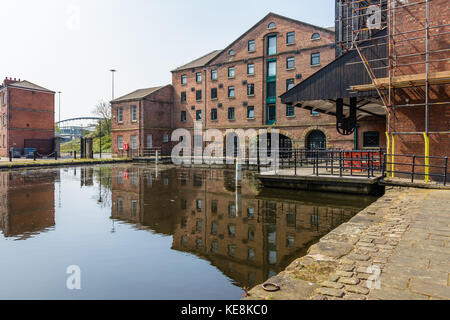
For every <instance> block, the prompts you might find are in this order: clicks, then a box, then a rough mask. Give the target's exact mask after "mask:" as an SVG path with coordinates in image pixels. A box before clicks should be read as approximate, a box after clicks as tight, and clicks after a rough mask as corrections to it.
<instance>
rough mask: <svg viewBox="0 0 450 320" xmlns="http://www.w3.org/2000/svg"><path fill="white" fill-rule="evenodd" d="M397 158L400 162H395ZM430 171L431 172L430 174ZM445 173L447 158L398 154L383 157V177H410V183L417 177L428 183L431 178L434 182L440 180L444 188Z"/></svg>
mask: <svg viewBox="0 0 450 320" xmlns="http://www.w3.org/2000/svg"><path fill="white" fill-rule="evenodd" d="M398 158H400V161H397V159H398ZM408 160H409V161H408ZM430 161H432V162H434V164H430ZM398 168H400V169H398ZM430 169H431V171H432V172H430ZM436 172H438V173H436ZM447 172H448V157H426V156H416V155H400V154H385V155H384V166H383V176H384V177H395V176H396V175H400V177H402V176H404V177H410V179H411V183H414V181H416V178H417V177H424V178H425V182H428V180H429V179H430V178H431V179H432V180H434V181H439V180H442V182H443V184H444V186H445V185H446V184H447ZM436 178H437V179H436Z"/></svg>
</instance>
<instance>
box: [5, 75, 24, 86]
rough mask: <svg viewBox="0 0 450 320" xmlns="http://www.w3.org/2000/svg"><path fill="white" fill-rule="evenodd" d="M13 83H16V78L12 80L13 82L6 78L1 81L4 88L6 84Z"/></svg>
mask: <svg viewBox="0 0 450 320" xmlns="http://www.w3.org/2000/svg"><path fill="white" fill-rule="evenodd" d="M19 81H20V79H19ZM15 82H17V79H16V78H14V80H13V78H8V77H6V78H5V80H3V86H4V87H6V86H7V85H8V84H13V83H15Z"/></svg>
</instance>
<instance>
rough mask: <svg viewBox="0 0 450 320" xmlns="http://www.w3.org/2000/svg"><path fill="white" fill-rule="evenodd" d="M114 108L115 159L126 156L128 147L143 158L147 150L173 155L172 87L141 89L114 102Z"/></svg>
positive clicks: (113, 148) (113, 144) (113, 142)
mask: <svg viewBox="0 0 450 320" xmlns="http://www.w3.org/2000/svg"><path fill="white" fill-rule="evenodd" d="M111 105H112V153H113V156H115V157H118V156H122V155H125V154H126V151H124V145H125V144H128V145H129V150H130V151H129V152H130V153H131V154H143V151H144V149H153V148H163V149H164V150H162V151H164V152H166V153H167V152H170V146H171V144H170V143H169V140H170V134H171V131H172V128H173V126H172V118H173V88H172V86H170V85H167V86H163V87H154V88H147V89H139V90H136V91H134V92H132V93H129V94H127V95H125V96H122V97H120V98H117V99H115V100H113V101H112V102H111ZM166 149H167V150H166Z"/></svg>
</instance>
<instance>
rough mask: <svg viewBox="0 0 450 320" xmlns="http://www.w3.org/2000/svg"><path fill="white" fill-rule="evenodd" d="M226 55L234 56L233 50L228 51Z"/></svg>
mask: <svg viewBox="0 0 450 320" xmlns="http://www.w3.org/2000/svg"><path fill="white" fill-rule="evenodd" d="M228 54H229V55H230V56H234V55H235V54H236V53H235V52H234V50H233V49H231V50H230V51H228Z"/></svg>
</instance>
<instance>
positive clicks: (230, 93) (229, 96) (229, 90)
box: [228, 86, 236, 98]
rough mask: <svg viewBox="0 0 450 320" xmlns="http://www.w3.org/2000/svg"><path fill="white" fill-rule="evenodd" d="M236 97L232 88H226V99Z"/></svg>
mask: <svg viewBox="0 0 450 320" xmlns="http://www.w3.org/2000/svg"><path fill="white" fill-rule="evenodd" d="M235 96H236V91H235V89H234V86H230V87H228V98H234V97H235Z"/></svg>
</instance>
